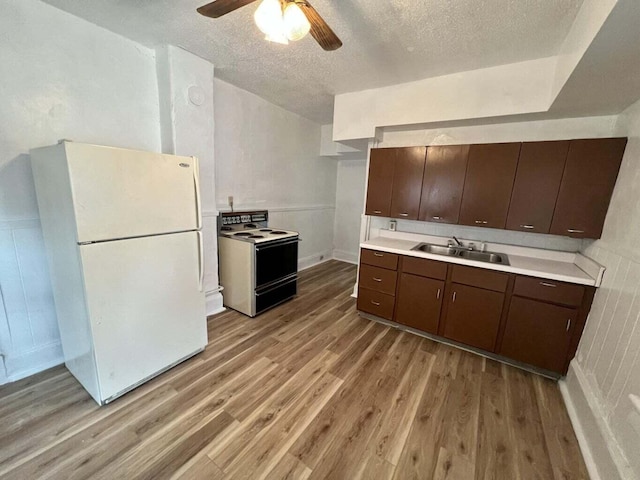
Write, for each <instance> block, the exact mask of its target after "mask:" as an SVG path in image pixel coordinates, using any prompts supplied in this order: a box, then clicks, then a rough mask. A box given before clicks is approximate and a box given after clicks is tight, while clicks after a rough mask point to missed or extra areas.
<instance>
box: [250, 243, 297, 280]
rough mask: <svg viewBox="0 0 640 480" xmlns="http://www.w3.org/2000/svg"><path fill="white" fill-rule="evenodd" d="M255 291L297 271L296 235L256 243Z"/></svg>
mask: <svg viewBox="0 0 640 480" xmlns="http://www.w3.org/2000/svg"><path fill="white" fill-rule="evenodd" d="M255 268H256V276H255V281H256V283H255V289H256V291H258V290H261V289H264V288H267V287H268V286H270V285H272V284H274V283H276V282H278V281H281V280H283V279H285V278H287V277H290V276H291V275H295V274H296V273H298V237H295V238H287V239H285V240H280V241H275V242H269V243H263V244H258V245H256V262H255Z"/></svg>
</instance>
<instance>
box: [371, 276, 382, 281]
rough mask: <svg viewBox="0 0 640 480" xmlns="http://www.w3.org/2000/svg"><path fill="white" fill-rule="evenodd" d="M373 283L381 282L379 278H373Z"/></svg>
mask: <svg viewBox="0 0 640 480" xmlns="http://www.w3.org/2000/svg"><path fill="white" fill-rule="evenodd" d="M373 281H374V282H381V281H382V279H381V278H376V277H373Z"/></svg>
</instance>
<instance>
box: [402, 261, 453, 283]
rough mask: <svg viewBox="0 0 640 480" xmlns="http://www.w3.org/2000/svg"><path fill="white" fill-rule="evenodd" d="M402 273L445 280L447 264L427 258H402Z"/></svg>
mask: <svg viewBox="0 0 640 480" xmlns="http://www.w3.org/2000/svg"><path fill="white" fill-rule="evenodd" d="M402 271H403V272H404V273H412V274H414V275H419V276H421V277H428V278H436V279H438V280H444V279H446V278H447V264H446V263H444V262H438V261H436V260H429V259H427V258H416V257H402Z"/></svg>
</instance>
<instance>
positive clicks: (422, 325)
mask: <svg viewBox="0 0 640 480" xmlns="http://www.w3.org/2000/svg"><path fill="white" fill-rule="evenodd" d="M443 293H444V282H443V281H441V280H433V279H431V278H424V277H419V276H417V275H411V274H408V273H403V274H402V275H401V276H400V286H399V287H398V295H397V299H396V302H397V305H396V315H395V321H396V322H398V323H402V324H403V325H407V326H409V327H413V328H417V329H418V330H422V331H423V332H427V333H432V334H434V335H436V334H437V333H438V325H439V323H440V309H441V307H442V297H443Z"/></svg>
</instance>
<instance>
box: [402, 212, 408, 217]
mask: <svg viewBox="0 0 640 480" xmlns="http://www.w3.org/2000/svg"><path fill="white" fill-rule="evenodd" d="M400 216H401V217H408V216H409V214H408V213H401V214H400Z"/></svg>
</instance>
